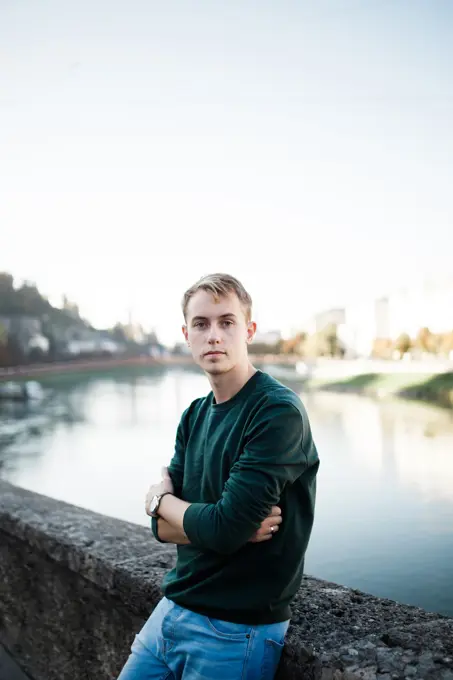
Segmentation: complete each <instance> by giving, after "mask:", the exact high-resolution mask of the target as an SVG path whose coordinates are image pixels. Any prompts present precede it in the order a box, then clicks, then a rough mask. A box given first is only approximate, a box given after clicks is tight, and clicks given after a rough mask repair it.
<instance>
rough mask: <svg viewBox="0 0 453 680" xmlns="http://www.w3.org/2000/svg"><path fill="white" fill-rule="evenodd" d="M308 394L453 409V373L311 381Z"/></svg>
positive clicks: (308, 383) (363, 375) (307, 385)
mask: <svg viewBox="0 0 453 680" xmlns="http://www.w3.org/2000/svg"><path fill="white" fill-rule="evenodd" d="M304 387H305V388H306V389H308V390H328V391H331V392H352V393H355V394H364V395H368V396H371V397H376V398H381V399H382V398H389V397H399V398H402V399H414V400H417V401H424V402H427V403H430V404H435V405H437V406H443V407H446V408H453V372H449V373H439V374H432V373H426V374H424V373H385V374H383V373H364V374H361V375H354V376H349V377H342V378H332V379H326V378H310V379H307V380H306V381H305V383H304Z"/></svg>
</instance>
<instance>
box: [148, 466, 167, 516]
mask: <svg viewBox="0 0 453 680" xmlns="http://www.w3.org/2000/svg"><path fill="white" fill-rule="evenodd" d="M162 493H174V489H173V482H172V481H171V477H170V475H169V474H168V470H167V468H166V467H163V468H162V481H160V482H159V483H158V484H153V485H152V486H150V487H149V490H148V493H147V494H146V499H145V510H146V514H147V515H150V513H149V508H150V505H151V501H152V499H153V497H154V496H159V495H160V494H162ZM150 517H151V515H150Z"/></svg>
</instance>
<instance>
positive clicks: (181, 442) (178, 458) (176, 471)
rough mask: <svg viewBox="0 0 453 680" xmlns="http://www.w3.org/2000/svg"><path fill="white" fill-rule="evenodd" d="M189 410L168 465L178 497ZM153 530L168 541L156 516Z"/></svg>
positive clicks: (179, 429)
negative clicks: (159, 526)
mask: <svg viewBox="0 0 453 680" xmlns="http://www.w3.org/2000/svg"><path fill="white" fill-rule="evenodd" d="M188 411H189V409H187V410H186V411H184V413H183V414H182V416H181V420H180V422H179V425H178V429H177V431H176V441H175V451H174V454H173V458H172V459H171V461H170V464H169V466H168V473H169V475H170V477H171V481H172V482H173V488H174V492H175V496H176V497H177V498H181V493H182V485H183V480H184V458H185V448H186V441H185V434H184V433H185V423H186V418H187V416H188ZM151 531H152V532H153V535H154V538H155V539H156V540H157V541H159V543H166V541H162V540H161V539H160V538H159V530H158V524H157V518H156V517H151Z"/></svg>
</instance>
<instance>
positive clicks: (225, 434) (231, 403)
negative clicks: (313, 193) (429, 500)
mask: <svg viewBox="0 0 453 680" xmlns="http://www.w3.org/2000/svg"><path fill="white" fill-rule="evenodd" d="M251 307H252V301H251V298H250V296H249V294H248V293H247V292H246V290H245V289H244V287H243V286H242V284H241V283H240V282H239V281H237V279H235V278H233V277H232V276H228V275H226V274H213V275H211V276H206V277H204V278H203V279H201V280H200V281H198V282H197V283H196V284H195V285H194V286H192V287H191V288H190V289H189V290H188V291H187V292H186V293H185V295H184V299H183V313H184V318H185V325H184V326H183V333H184V336H185V339H186V342H187V344H188V346H189V347H190V348H191V351H192V355H193V358H194V360H195V361H196V363H197V364H198V365H199V366H200V367H201V368H202V369H203V370H204V371H205V373H206V375H207V376H208V379H209V382H210V384H211V388H212V392H211V393H210V394H209V395H208V396H207V397H203V398H201V399H196V400H195V401H194V402H193V403H192V404H191V405H190V406H189V408H188V409H187V410H186V411H185V412H184V413H183V415H182V418H181V422H180V424H179V427H178V431H177V436H176V445H175V454H174V457H173V459H172V461H171V463H170V465H169V468H168V470H167V469H165V468H164V470H163V474H162V481H161V482H159V483H158V484H155V485H153V486H151V488H150V490H149V492H148V494H147V497H146V504H145V507H146V512H147V513H148V514H149V515H150V516H151V517H152V520H151V521H152V530H153V533H154V535H155V537H156V538H157V540H159V541H161V542H170V543H176V544H177V546H178V548H177V551H178V556H177V563H176V567H175V569H173V570H172V571H170V573H168V574H167V575H166V577H165V579H164V584H163V591H164V598H163V599H162V600H161V601H160V603H159V604H158V606H157V607H156V609H155V610H154V612H153V613H152V615H151V617H150V618H149V620H148V621H147V623H146V624H145V626H144V627H143V629H142V630H141V631H140V633H139V634H138V635H137V636H136V638H135V640H134V643H133V645H132V653H131V655H130V657H129V659H128V661H127V663H126V665H125V667H124V668H123V671H122V673H121V675H120V678H119V680H142V679H143V680H144V679H145V678H146V679H147V680H164V679H170V678H175V679H179V678H183V680H212V679H215V680H223V679H224V678H225V680H226V679H228V680H252V679H253V680H254V679H255V678H256V679H257V678H261V679H262V680H271V679H272V678H273V677H274V674H275V671H276V668H277V666H278V662H279V660H280V656H281V652H282V649H283V645H284V639H285V634H286V631H287V628H288V624H289V618H290V615H291V611H290V602H291V600H292V599H293V597H294V596H295V594H296V593H297V590H298V588H299V586H300V583H301V579H302V573H303V565H304V555H305V551H306V548H307V545H308V540H309V537H310V533H311V529H312V525H313V516H314V505H315V486H316V473H317V470H318V465H319V460H318V455H317V452H316V447H315V445H314V443H313V439H312V435H311V431H310V425H309V422H308V417H307V414H306V412H305V409H304V407H303V405H302V403H301V401H300V399H299V398H298V397H297V395H296V394H295V393H294V392H293V391H292V390H290V389H288V388H286V387H284V386H283V385H282V384H281V383H279V382H278V381H277V380H274V379H273V378H272V377H271V376H269V375H267V374H266V373H263V372H261V371H259V370H256V369H255V368H254V367H253V366H252V364H251V363H250V360H249V358H248V353H247V346H248V344H249V343H250V342H251V341H252V340H253V337H254V335H255V331H256V324H255V323H254V322H253V321H252V320H251Z"/></svg>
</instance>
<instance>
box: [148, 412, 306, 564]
mask: <svg viewBox="0 0 453 680" xmlns="http://www.w3.org/2000/svg"><path fill="white" fill-rule="evenodd" d="M304 430H305V427H304V422H303V415H302V413H301V412H300V411H299V410H298V409H297V408H296V407H295V406H294V405H293V404H291V403H290V402H288V403H286V402H283V403H277V404H275V403H274V404H269V405H268V406H264V407H263V409H262V410H261V412H260V419H259V422H257V424H256V426H255V427H253V426H252V428H251V431H250V433H249V436H248V438H247V442H246V444H245V446H244V449H243V451H242V453H241V455H240V457H239V459H238V460H237V462H236V463H235V464H234V465H233V467H232V468H231V470H230V475H229V478H228V480H227V482H226V484H225V487H224V490H223V493H222V496H221V498H220V500H219V501H218V502H217V503H187V502H186V501H183V500H181V499H180V498H178V497H177V496H179V495H180V494H181V489H182V480H183V475H184V449H185V442H184V433H183V430H182V428H181V427H179V428H178V434H177V441H176V447H175V456H174V457H173V459H172V461H171V464H170V466H169V471H168V472H169V475H167V477H168V479H167V480H165V478H164V479H163V482H162V484H163V485H165V484H167V486H168V485H169V483H170V484H172V487H173V492H174V494H175V495H171V494H169V495H166V496H164V497H163V498H162V500H161V504H160V507H159V515H160V517H161V519H159V520H158V523H157V530H158V535H159V539H160V540H165V541H169V542H172V543H180V544H185V543H193V544H195V545H197V546H198V547H200V548H201V549H204V550H214V551H215V552H218V553H220V554H223V555H230V554H233V553H234V552H236V551H237V550H238V549H239V548H241V547H242V546H243V545H245V544H246V543H247V542H249V541H251V540H252V541H254V542H258V541H257V539H259V538H261V537H262V536H263V534H264V533H265V532H267V535H269V533H270V531H269V530H270V526H278V522H275V524H272V523H269V520H270V519H271V518H273V516H277V511H274V510H273V508H276V507H277V506H278V503H279V500H280V497H281V495H282V492H283V489H284V488H285V486H286V484H288V483H290V484H291V483H293V482H294V481H295V480H296V479H297V478H298V477H299V476H300V475H301V474H303V472H304V471H305V470H306V469H307V467H308V464H309V462H308V460H307V455H306V453H305V452H304V446H303V444H304V442H303V438H304ZM151 488H152V489H154V488H155V487H151ZM150 491H151V490H150ZM160 492H162V491H160ZM273 513H274V514H273ZM266 520H268V522H267V523H266ZM280 521H281V519H280ZM260 532H261V533H260ZM258 534H259V536H258ZM271 537H272V534H270V536H269V538H271ZM266 540H269V539H266Z"/></svg>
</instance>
